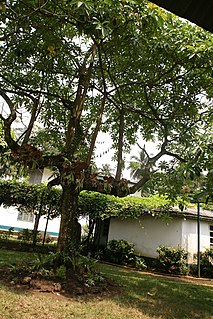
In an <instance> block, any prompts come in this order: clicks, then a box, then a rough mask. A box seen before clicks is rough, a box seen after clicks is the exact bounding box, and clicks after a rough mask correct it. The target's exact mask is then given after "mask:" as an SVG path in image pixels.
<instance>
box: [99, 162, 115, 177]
mask: <svg viewBox="0 0 213 319" xmlns="http://www.w3.org/2000/svg"><path fill="white" fill-rule="evenodd" d="M112 171H113V169H112V167H111V166H110V164H103V165H102V167H101V168H100V173H101V174H103V175H106V176H112V175H113V172H112Z"/></svg>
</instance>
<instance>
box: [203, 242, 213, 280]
mask: <svg viewBox="0 0 213 319" xmlns="http://www.w3.org/2000/svg"><path fill="white" fill-rule="evenodd" d="M200 265H201V275H202V276H205V277H210V278H213V247H210V248H209V249H206V250H205V252H203V253H201V260H200Z"/></svg>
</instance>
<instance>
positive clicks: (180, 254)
mask: <svg viewBox="0 0 213 319" xmlns="http://www.w3.org/2000/svg"><path fill="white" fill-rule="evenodd" d="M157 252H158V253H159V261H160V264H161V267H162V271H165V272H167V273H171V274H181V275H185V274H187V273H188V267H187V255H188V253H187V252H186V251H185V250H184V249H183V248H181V247H178V248H174V247H168V246H162V245H161V246H159V247H158V248H157Z"/></svg>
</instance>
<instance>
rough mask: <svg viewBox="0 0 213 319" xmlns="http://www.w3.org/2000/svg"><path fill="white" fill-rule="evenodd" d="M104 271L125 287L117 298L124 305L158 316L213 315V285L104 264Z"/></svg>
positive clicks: (207, 317) (207, 318)
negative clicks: (202, 284) (201, 284)
mask: <svg viewBox="0 0 213 319" xmlns="http://www.w3.org/2000/svg"><path fill="white" fill-rule="evenodd" d="M100 269H101V271H102V273H103V274H104V275H105V276H107V277H109V278H111V279H112V280H115V281H116V282H117V283H119V284H120V285H122V286H124V289H123V291H122V294H121V295H119V296H116V297H113V299H114V300H115V301H116V302H117V303H118V304H119V305H120V306H122V307H131V308H136V309H138V310H140V311H141V312H142V313H143V314H145V315H149V316H153V317H155V318H158V317H159V318H165V319H166V318H168V319H170V318H173V319H184V318H185V319H186V318H187V319H188V318H190V319H191V318H203V319H210V318H213V287H211V286H209V287H207V286H200V285H197V284H193V283H189V282H183V281H181V279H180V280H178V279H177V278H174V279H173V278H166V277H165V278H164V277H159V276H152V275H147V274H143V273H139V272H136V271H132V270H125V269H122V268H119V267H113V266H109V265H100Z"/></svg>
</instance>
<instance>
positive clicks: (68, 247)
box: [57, 183, 79, 255]
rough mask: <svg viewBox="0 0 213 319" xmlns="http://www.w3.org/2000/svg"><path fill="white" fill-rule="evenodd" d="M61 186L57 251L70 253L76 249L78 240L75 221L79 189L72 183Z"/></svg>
mask: <svg viewBox="0 0 213 319" xmlns="http://www.w3.org/2000/svg"><path fill="white" fill-rule="evenodd" d="M62 188H63V192H62V199H61V224H60V230H59V238H58V245H57V251H58V252H62V251H63V252H65V253H67V254H68V255H72V251H73V250H76V249H77V246H78V242H79V240H78V222H77V208H78V196H79V190H76V185H75V184H74V183H73V184H69V185H63V187H62Z"/></svg>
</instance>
